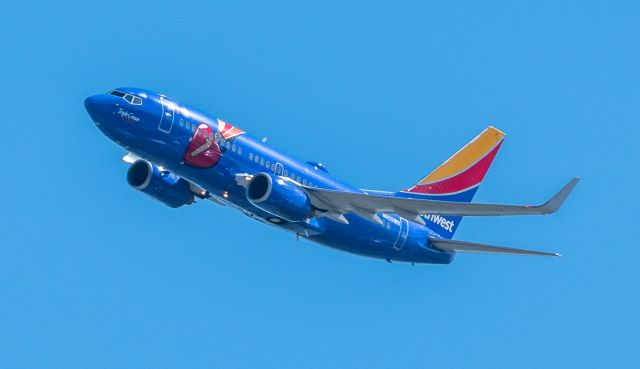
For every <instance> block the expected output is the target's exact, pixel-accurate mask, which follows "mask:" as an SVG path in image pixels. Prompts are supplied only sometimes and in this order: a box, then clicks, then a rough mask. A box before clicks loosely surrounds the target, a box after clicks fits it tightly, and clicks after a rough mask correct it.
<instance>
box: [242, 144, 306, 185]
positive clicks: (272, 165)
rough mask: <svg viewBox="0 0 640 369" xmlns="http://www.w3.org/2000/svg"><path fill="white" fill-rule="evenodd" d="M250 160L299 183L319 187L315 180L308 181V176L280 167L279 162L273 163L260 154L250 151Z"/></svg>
mask: <svg viewBox="0 0 640 369" xmlns="http://www.w3.org/2000/svg"><path fill="white" fill-rule="evenodd" d="M249 160H251V161H253V162H255V163H256V164H259V165H260V166H262V167H265V168H267V170H271V171H272V172H274V173H276V174H277V175H282V176H285V177H289V178H291V179H293V180H294V181H297V182H298V183H302V184H303V185H305V186H310V187H318V186H317V185H315V184H314V183H313V182H311V181H307V179H306V178H301V177H300V176H299V175H296V174H295V173H294V172H291V173H289V171H288V170H287V169H285V168H284V167H281V168H278V164H276V163H272V162H271V161H269V160H266V159H265V158H261V157H260V156H259V155H253V153H252V152H250V153H249Z"/></svg>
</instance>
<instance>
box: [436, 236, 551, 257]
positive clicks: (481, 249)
mask: <svg viewBox="0 0 640 369" xmlns="http://www.w3.org/2000/svg"><path fill="white" fill-rule="evenodd" d="M429 243H430V244H431V245H432V246H433V247H435V248H437V249H439V250H442V251H457V252H470V253H478V254H509V255H538V256H560V254H556V253H555V252H544V251H535V250H524V249H514V248H511V247H502V246H493V245H486V244H482V243H474V242H465V241H455V240H445V239H442V238H436V237H429Z"/></svg>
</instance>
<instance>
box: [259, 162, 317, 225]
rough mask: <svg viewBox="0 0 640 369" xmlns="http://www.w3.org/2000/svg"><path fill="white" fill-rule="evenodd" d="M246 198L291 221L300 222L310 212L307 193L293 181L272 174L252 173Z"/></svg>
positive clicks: (265, 209)
mask: <svg viewBox="0 0 640 369" xmlns="http://www.w3.org/2000/svg"><path fill="white" fill-rule="evenodd" d="M247 199H249V201H250V202H251V203H252V204H253V205H255V206H257V207H258V208H260V209H262V210H264V211H266V212H267V213H270V214H273V215H276V216H279V217H281V218H284V219H286V220H288V221H291V222H300V221H302V220H304V219H306V218H307V217H308V216H309V214H310V213H311V202H310V201H309V198H308V197H307V194H306V193H305V192H304V191H303V190H302V189H301V188H300V187H298V186H296V185H295V184H294V183H291V182H290V181H288V180H286V179H283V178H281V177H278V176H275V175H273V174H268V173H259V174H256V175H254V176H253V178H252V179H251V182H249V185H248V186H247Z"/></svg>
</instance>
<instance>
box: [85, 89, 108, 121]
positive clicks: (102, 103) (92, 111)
mask: <svg viewBox="0 0 640 369" xmlns="http://www.w3.org/2000/svg"><path fill="white" fill-rule="evenodd" d="M108 100H109V99H108V96H106V95H93V96H89V97H87V98H86V99H85V100H84V107H85V109H87V112H88V113H89V115H90V116H91V119H93V121H94V122H96V123H98V124H100V123H103V122H105V121H106V119H107V117H108V115H110V112H111V109H112V104H111V103H110V102H109V101H108Z"/></svg>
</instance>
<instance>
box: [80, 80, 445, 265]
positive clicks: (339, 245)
mask: <svg viewBox="0 0 640 369" xmlns="http://www.w3.org/2000/svg"><path fill="white" fill-rule="evenodd" d="M117 91H120V92H123V93H126V94H127V96H126V99H125V96H119V95H120V94H117V95H113V94H101V95H95V96H91V97H89V98H88V99H87V100H86V101H85V106H86V108H87V110H88V112H89V114H90V115H91V118H92V119H93V121H94V122H95V123H96V125H97V126H98V127H99V128H100V130H101V131H102V132H103V133H104V134H105V135H107V136H108V137H109V138H110V139H111V140H113V141H114V142H116V143H117V144H119V145H120V146H122V147H123V148H125V149H126V150H128V151H129V152H131V153H133V154H134V155H136V156H138V157H140V158H142V159H144V160H147V161H149V162H152V163H154V164H156V165H158V166H160V167H163V168H165V169H167V170H169V171H171V172H173V173H175V174H177V175H178V176H180V177H182V178H184V179H186V180H188V181H189V182H192V183H194V184H197V185H198V186H199V187H201V188H202V189H204V190H206V191H208V193H209V194H210V195H211V196H212V197H213V199H214V200H215V201H216V202H220V203H222V204H225V205H230V206H232V207H235V208H237V209H238V210H240V211H242V212H243V213H245V214H246V215H248V216H250V217H252V218H254V219H257V220H259V221H261V222H263V223H266V224H270V225H273V226H275V227H278V228H282V229H285V230H287V231H290V232H292V233H295V234H297V235H299V236H300V237H302V238H307V239H309V240H312V241H315V242H318V243H321V244H323V245H326V246H330V247H333V248H336V249H340V250H343V251H347V252H351V253H355V254H360V255H365V256H370V257H375V258H382V259H387V260H388V261H391V260H394V261H406V262H417V263H438V264H446V263H450V262H451V261H452V260H453V257H454V253H451V252H442V251H439V250H436V249H433V248H430V247H428V242H427V237H429V236H436V234H435V233H434V232H432V231H431V230H430V229H429V228H427V227H425V226H422V225H419V224H416V223H414V222H411V221H408V220H406V219H404V218H402V217H400V216H398V215H386V214H385V215H382V216H381V219H382V223H383V224H382V225H380V224H378V223H375V222H372V221H370V220H368V219H365V218H362V217H360V216H358V215H355V214H346V215H345V217H346V219H347V220H348V224H344V223H341V222H339V221H336V220H334V219H330V218H327V217H313V218H310V219H307V220H305V221H298V222H293V221H287V220H286V219H282V218H280V217H278V216H275V215H274V214H272V213H269V212H266V211H264V210H262V209H261V208H258V207H256V206H254V204H253V203H252V202H251V201H249V200H248V199H247V194H246V188H245V186H243V184H242V178H244V177H245V176H247V177H248V176H251V175H254V174H257V173H261V172H264V173H270V174H273V175H277V176H286V177H288V178H291V179H292V180H294V181H296V182H298V183H300V184H304V185H308V186H312V187H319V188H325V189H332V190H340V191H348V192H361V190H359V189H357V188H354V187H352V186H350V185H348V184H346V183H344V182H342V181H340V180H338V179H336V178H333V177H332V176H331V175H330V174H329V173H328V172H327V171H326V170H325V169H324V168H323V167H322V166H321V165H319V164H316V163H308V162H304V161H300V160H297V159H295V158H294V157H292V156H290V155H286V154H284V153H283V152H281V151H280V150H277V149H275V148H273V147H271V146H269V145H267V144H266V143H264V142H262V141H260V140H257V139H255V138H254V137H252V136H251V135H249V134H246V133H244V132H242V131H241V130H239V129H237V128H235V127H232V126H231V125H230V124H228V123H226V122H223V121H221V120H218V119H215V118H212V117H210V116H208V115H206V114H204V113H202V112H200V111H198V110H197V109H194V108H192V107H190V106H187V105H184V104H182V103H178V102H176V101H175V100H173V99H171V98H168V97H166V96H163V95H160V94H157V93H154V92H151V91H147V90H141V89H135V88H122V89H118V90H117ZM132 97H135V100H134V99H133V98H132ZM207 132H211V133H207ZM224 132H226V133H227V134H228V137H223V136H224V135H223V134H222V133H224ZM200 134H202V136H203V137H204V136H207V135H211V137H206V138H212V139H213V141H214V142H215V143H216V145H217V146H216V147H217V148H219V153H220V154H219V156H217V161H216V162H215V165H212V166H208V167H206V166H198V165H193V164H192V165H190V164H189V162H188V159H189V155H187V154H185V153H186V152H188V150H190V149H191V146H190V144H192V145H193V141H194V140H195V139H196V137H199V136H198V135H200ZM196 149H197V148H196ZM185 158H187V159H186V160H185ZM196 164H198V163H196Z"/></svg>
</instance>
